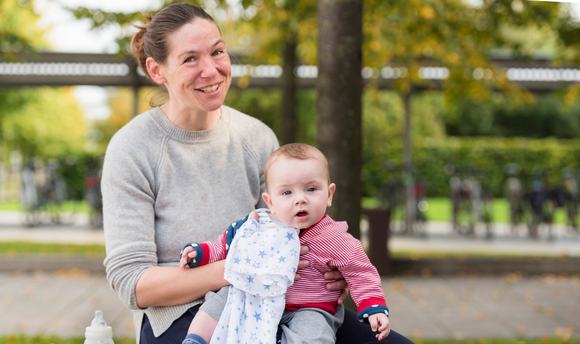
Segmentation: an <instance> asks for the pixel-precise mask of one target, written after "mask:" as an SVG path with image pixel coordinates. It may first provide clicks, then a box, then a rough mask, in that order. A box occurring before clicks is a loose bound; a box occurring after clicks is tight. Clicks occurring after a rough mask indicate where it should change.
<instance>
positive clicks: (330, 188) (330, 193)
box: [326, 183, 336, 207]
mask: <svg viewBox="0 0 580 344" xmlns="http://www.w3.org/2000/svg"><path fill="white" fill-rule="evenodd" d="M335 190H336V185H335V184H334V183H330V185H329V186H328V201H327V202H326V206H327V207H330V206H331V205H332V196H333V195H334V191H335Z"/></svg>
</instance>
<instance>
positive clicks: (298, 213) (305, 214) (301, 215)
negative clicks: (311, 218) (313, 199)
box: [296, 210, 308, 217]
mask: <svg viewBox="0 0 580 344" xmlns="http://www.w3.org/2000/svg"><path fill="white" fill-rule="evenodd" d="M307 215H308V212H307V211H305V210H302V211H299V212H297V213H296V216H298V217H303V216H307Z"/></svg>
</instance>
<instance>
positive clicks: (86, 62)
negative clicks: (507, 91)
mask: <svg viewBox="0 0 580 344" xmlns="http://www.w3.org/2000/svg"><path fill="white" fill-rule="evenodd" d="M492 60H493V62H494V64H495V65H496V66H497V68H498V69H499V70H502V73H505V74H504V75H505V77H507V78H508V79H510V80H512V81H514V82H516V83H517V84H519V85H520V86H522V87H523V88H526V89H528V90H529V91H531V92H534V93H545V92H551V91H555V90H560V89H564V88H566V87H568V86H569V85H570V84H572V83H576V82H580V68H574V67H569V66H564V67H561V66H555V65H554V63H553V61H552V60H549V59H535V60H516V59H509V58H505V59H502V58H494V59H492ZM361 73H362V76H363V78H364V79H365V82H366V83H370V82H372V83H374V84H375V85H376V86H378V87H379V88H382V89H387V88H390V87H392V85H393V83H394V82H395V81H396V79H397V78H400V77H404V76H406V75H407V73H408V72H407V69H406V68H405V67H403V66H393V67H390V66H387V67H384V68H382V69H380V70H378V69H372V68H369V67H365V68H363V70H362V71H361ZM493 73H494V71H491V70H484V69H481V68H477V69H476V70H475V71H474V72H473V77H474V78H476V79H481V78H491V77H493ZM295 74H296V76H297V86H298V87H300V88H314V87H316V77H317V74H318V72H317V67H316V66H299V67H298V68H297V69H296V70H295ZM281 75H282V67H280V66H272V65H259V66H251V65H243V64H234V65H232V76H233V80H232V87H237V86H238V85H239V84H240V83H239V81H241V79H245V81H247V82H244V84H246V85H247V87H259V88H273V87H280V81H279V78H280V76H281ZM448 76H449V70H448V69H447V68H446V67H437V66H425V67H423V68H421V69H420V70H419V77H420V78H422V79H426V80H432V81H433V83H431V85H430V88H434V87H435V88H437V87H438V86H439V84H440V82H439V81H441V80H443V79H446V78H447V77H448ZM75 85H93V86H125V87H133V89H134V91H135V92H134V94H135V97H134V111H135V112H136V111H137V106H136V104H137V94H138V92H137V91H138V89H139V87H143V86H154V84H152V83H151V82H150V81H149V80H148V79H147V78H146V77H145V75H144V74H143V72H142V71H141V70H140V69H139V67H138V65H137V62H136V61H135V59H134V58H133V57H128V56H122V55H115V54H73V53H51V52H44V53H38V54H35V55H29V56H22V57H19V59H18V60H17V61H1V60H0V87H22V86H75ZM419 89H420V87H419ZM135 114H136V113H135Z"/></svg>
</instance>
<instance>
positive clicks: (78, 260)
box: [0, 254, 105, 275]
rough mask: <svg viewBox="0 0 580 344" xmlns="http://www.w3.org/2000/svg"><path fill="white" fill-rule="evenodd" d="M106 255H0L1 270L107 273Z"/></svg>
mask: <svg viewBox="0 0 580 344" xmlns="http://www.w3.org/2000/svg"><path fill="white" fill-rule="evenodd" d="M104 259H105V256H82V255H7V254H2V255H0V272H14V271H21V272H33V271H58V270H71V269H79V270H84V271H88V272H90V273H94V274H103V275H104V274H105V266H104V265H103V260H104Z"/></svg>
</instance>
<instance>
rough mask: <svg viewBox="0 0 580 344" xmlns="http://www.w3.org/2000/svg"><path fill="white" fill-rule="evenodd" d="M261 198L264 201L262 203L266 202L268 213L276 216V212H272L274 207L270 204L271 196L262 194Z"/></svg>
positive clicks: (265, 193)
mask: <svg viewBox="0 0 580 344" xmlns="http://www.w3.org/2000/svg"><path fill="white" fill-rule="evenodd" d="M262 198H263V199H264V202H266V204H267V205H268V208H269V209H270V212H271V213H272V214H276V211H275V210H274V205H273V204H272V195H270V194H269V193H267V192H264V193H263V194H262Z"/></svg>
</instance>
